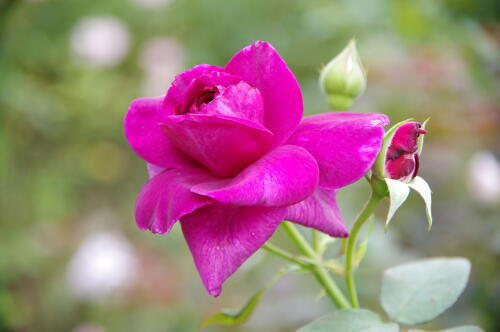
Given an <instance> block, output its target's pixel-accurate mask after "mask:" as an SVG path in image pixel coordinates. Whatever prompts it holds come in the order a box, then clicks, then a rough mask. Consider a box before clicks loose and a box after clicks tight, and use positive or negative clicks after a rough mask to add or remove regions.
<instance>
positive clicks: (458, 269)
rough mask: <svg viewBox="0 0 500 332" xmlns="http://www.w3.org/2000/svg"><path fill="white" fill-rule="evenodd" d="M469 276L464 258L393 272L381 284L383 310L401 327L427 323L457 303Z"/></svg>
mask: <svg viewBox="0 0 500 332" xmlns="http://www.w3.org/2000/svg"><path fill="white" fill-rule="evenodd" d="M469 273H470V263H469V261H468V260H467V259H465V258H430V259H425V260H420V261H417V262H412V263H407V264H403V265H399V266H396V267H393V268H390V269H388V270H386V271H385V273H384V277H383V280H382V294H381V302H382V307H383V308H384V310H385V312H386V313H387V314H388V315H389V317H390V318H391V319H392V320H395V321H397V322H399V323H404V324H408V325H414V324H419V323H424V322H428V321H430V320H432V319H434V318H436V317H437V316H439V315H440V314H441V313H443V312H444V311H445V310H446V309H448V308H449V307H451V306H452V305H453V303H455V301H456V300H457V299H458V297H459V296H460V294H461V293H462V292H463V290H464V288H465V285H466V284H467V280H468V278H469Z"/></svg>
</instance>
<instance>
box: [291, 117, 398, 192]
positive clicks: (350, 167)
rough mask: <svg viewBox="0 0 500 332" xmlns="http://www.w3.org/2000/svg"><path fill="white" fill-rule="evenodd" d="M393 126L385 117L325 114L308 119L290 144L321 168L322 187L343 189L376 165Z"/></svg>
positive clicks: (303, 121)
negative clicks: (314, 159) (385, 133)
mask: <svg viewBox="0 0 500 332" xmlns="http://www.w3.org/2000/svg"><path fill="white" fill-rule="evenodd" d="M388 123H389V119H388V118H387V116H386V115H384V114H376V113H371V114H361V113H340V112H335V113H325V114H318V115H313V116H308V117H305V118H304V119H303V120H302V123H301V124H300V126H299V127H298V128H297V130H296V131H295V133H294V134H293V135H292V137H290V139H289V140H288V142H287V144H294V145H298V146H302V147H303V148H305V149H306V150H307V151H309V152H310V153H311V154H312V155H313V157H314V158H316V161H317V162H318V166H319V171H320V174H319V186H320V187H323V188H331V189H335V188H340V187H344V186H347V185H348V184H351V183H353V182H355V181H357V180H358V179H359V178H360V177H362V176H363V175H364V174H365V173H366V172H367V171H368V170H369V169H370V168H371V167H372V165H373V163H374V161H375V158H376V157H377V154H378V152H379V150H380V147H381V144H382V139H383V136H384V129H383V126H385V125H387V124H388Z"/></svg>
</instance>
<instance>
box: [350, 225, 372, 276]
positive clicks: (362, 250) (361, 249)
mask: <svg viewBox="0 0 500 332" xmlns="http://www.w3.org/2000/svg"><path fill="white" fill-rule="evenodd" d="M372 225H373V219H370V220H369V222H368V227H367V230H366V234H365V239H364V240H363V242H361V243H360V244H359V246H358V247H357V248H356V253H355V254H354V267H357V266H359V264H360V263H361V261H362V260H363V258H365V255H366V251H367V249H368V241H369V240H370V236H371V233H372V229H373V227H372Z"/></svg>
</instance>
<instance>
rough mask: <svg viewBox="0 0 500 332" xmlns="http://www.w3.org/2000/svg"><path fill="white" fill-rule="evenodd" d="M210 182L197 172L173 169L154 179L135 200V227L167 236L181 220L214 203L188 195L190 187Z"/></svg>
mask: <svg viewBox="0 0 500 332" xmlns="http://www.w3.org/2000/svg"><path fill="white" fill-rule="evenodd" d="M213 179H214V178H213V177H211V176H209V175H207V173H206V172H204V171H202V170H200V169H196V168H183V169H172V170H167V171H165V172H163V173H160V174H158V175H156V176H155V177H153V178H152V179H150V180H149V181H148V182H146V184H145V185H144V187H143V188H142V191H141V193H140V194H139V196H138V197H137V203H136V210H135V218H136V222H137V226H138V227H139V228H140V229H142V230H145V229H150V230H151V231H152V232H153V233H162V234H165V233H168V232H169V231H170V229H171V228H172V226H173V225H174V223H175V222H176V221H177V220H178V219H179V218H180V217H182V216H184V215H186V214H188V213H191V212H193V211H194V210H196V209H198V208H200V207H202V206H205V205H207V204H210V203H211V202H213V201H212V200H211V199H210V198H208V197H205V196H200V195H197V194H194V193H192V192H191V191H190V188H191V187H192V186H193V185H196V184H198V183H200V182H205V181H209V180H213Z"/></svg>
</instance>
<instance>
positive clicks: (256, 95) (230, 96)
mask: <svg viewBox="0 0 500 332" xmlns="http://www.w3.org/2000/svg"><path fill="white" fill-rule="evenodd" d="M199 112H200V113H204V114H221V115H227V116H232V117H235V118H239V119H246V120H249V121H253V122H256V123H259V124H263V122H264V101H263V99H262V95H261V93H260V92H259V90H258V89H257V88H255V87H253V86H251V85H249V84H248V83H245V82H239V83H237V84H235V85H232V86H229V87H228V88H227V89H225V90H224V91H223V92H222V93H221V94H220V95H219V96H217V97H216V98H215V99H214V100H213V101H211V102H210V103H208V104H205V105H202V107H201V108H200V110H199Z"/></svg>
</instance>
